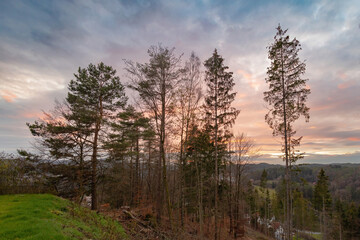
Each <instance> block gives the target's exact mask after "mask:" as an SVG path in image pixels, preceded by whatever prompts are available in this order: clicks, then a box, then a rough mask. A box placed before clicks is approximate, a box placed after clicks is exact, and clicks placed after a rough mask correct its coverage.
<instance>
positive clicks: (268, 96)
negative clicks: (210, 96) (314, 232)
mask: <svg viewBox="0 0 360 240" xmlns="http://www.w3.org/2000/svg"><path fill="white" fill-rule="evenodd" d="M286 33H287V30H285V31H284V30H282V28H281V27H280V25H279V26H278V27H277V33H276V35H275V37H274V43H273V44H271V45H270V46H269V55H268V58H269V59H270V60H271V65H270V67H268V69H267V76H268V77H267V78H266V82H267V83H269V91H267V92H264V100H265V101H266V102H267V103H268V104H269V105H270V106H272V108H271V109H270V110H269V112H268V113H267V114H266V115H265V121H266V122H267V123H268V125H269V126H270V128H272V129H273V135H274V136H281V137H282V138H283V141H284V145H283V152H284V160H285V164H286V168H285V170H286V173H285V175H286V186H287V187H286V195H287V199H286V205H287V214H286V225H287V227H286V232H287V239H290V233H291V205H290V204H291V199H290V198H291V197H290V194H291V190H290V182H291V179H290V168H291V164H292V163H293V162H294V161H296V160H297V154H291V153H292V152H294V151H292V149H293V147H294V146H298V145H299V144H300V140H301V138H298V139H294V138H293V137H294V135H295V133H296V131H295V130H294V129H293V123H294V121H296V120H297V119H298V118H299V117H300V116H301V115H303V116H304V117H305V119H306V121H308V120H309V117H310V116H309V108H308V107H307V106H306V104H305V103H306V100H307V97H308V95H309V94H310V89H308V88H307V87H306V82H307V79H304V78H302V75H303V74H304V73H305V69H306V65H305V63H304V62H301V61H300V59H299V57H298V52H299V51H300V50H301V45H300V43H299V41H298V40H296V38H294V39H293V40H290V37H289V36H288V35H286ZM292 144H293V145H294V146H292Z"/></svg>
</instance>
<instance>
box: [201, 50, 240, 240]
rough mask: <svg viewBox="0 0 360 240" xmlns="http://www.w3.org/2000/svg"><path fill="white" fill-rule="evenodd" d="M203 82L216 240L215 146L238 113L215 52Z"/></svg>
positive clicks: (230, 85)
mask: <svg viewBox="0 0 360 240" xmlns="http://www.w3.org/2000/svg"><path fill="white" fill-rule="evenodd" d="M204 65H205V68H206V72H205V82H206V85H207V93H206V95H205V104H204V108H205V111H206V124H207V128H208V130H209V131H210V133H211V138H212V140H213V141H214V143H215V152H214V159H215V169H214V170H215V174H214V176H215V186H214V190H215V191H214V192H215V209H214V210H215V240H217V239H218V215H219V214H218V202H219V198H218V187H219V169H218V166H219V164H221V160H223V159H221V158H220V156H221V155H220V154H219V151H218V150H219V147H218V146H219V145H221V144H224V142H225V140H226V139H228V138H229V137H230V136H231V134H230V132H229V127H231V126H232V124H233V123H234V122H235V119H236V117H237V115H238V114H239V112H240V111H239V110H236V109H235V108H233V107H231V103H232V102H233V101H234V99H235V96H236V93H235V92H231V91H232V89H233V87H234V85H235V83H234V79H233V77H232V75H233V73H232V72H229V71H228V67H227V66H225V65H224V59H223V58H222V57H221V56H220V55H219V54H218V53H217V50H216V49H215V51H214V53H213V55H212V56H211V57H210V58H209V59H208V60H206V61H205V63H204Z"/></svg>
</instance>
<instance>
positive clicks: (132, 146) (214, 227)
mask: <svg viewBox="0 0 360 240" xmlns="http://www.w3.org/2000/svg"><path fill="white" fill-rule="evenodd" d="M264 47H265V46H264ZM300 50H301V44H300V42H299V41H298V40H297V39H296V38H293V39H291V38H290V37H289V35H287V30H283V29H282V28H281V26H280V25H279V26H278V27H277V29H276V34H275V36H274V41H273V42H272V43H271V44H270V45H269V46H268V59H269V61H270V66H269V67H268V68H267V77H266V79H265V80H264V81H266V83H267V84H268V87H269V89H268V91H266V92H264V99H259V101H263V102H264V103H265V104H267V106H268V109H269V111H268V113H267V114H266V115H265V116H264V118H265V121H266V123H267V124H268V126H269V128H270V129H271V130H272V131H273V136H274V139H275V138H276V139H277V140H278V141H280V142H281V143H280V144H279V146H278V147H277V149H275V150H278V151H281V152H282V155H281V156H280V158H281V159H283V161H284V165H268V164H254V163H253V161H255V160H256V161H261V157H262V156H261V154H260V150H259V148H258V146H257V145H256V144H255V142H254V139H252V138H251V137H248V136H247V134H246V129H234V128H233V125H234V123H235V120H236V118H237V117H238V116H239V114H240V110H241V109H236V108H234V107H233V106H232V103H233V101H234V99H235V98H236V95H237V92H234V90H233V87H234V85H235V80H234V78H233V72H232V71H231V69H229V67H228V66H227V65H226V60H225V59H224V58H223V57H222V55H221V54H220V53H219V52H218V51H217V50H216V49H215V50H214V51H213V52H212V53H209V55H210V56H209V58H208V59H206V60H204V61H203V60H200V59H199V57H198V56H197V55H196V53H195V52H192V53H191V55H190V58H189V59H183V58H184V57H183V55H182V54H177V53H176V51H175V48H170V47H165V46H163V45H161V44H158V45H155V46H151V47H150V48H149V49H148V60H147V61H145V62H134V61H133V60H128V59H126V60H124V66H125V67H124V69H125V71H126V79H124V80H123V79H120V77H119V76H118V75H117V72H116V70H115V69H114V68H113V67H112V66H109V65H106V64H105V63H102V62H101V63H98V64H92V63H90V64H89V65H88V66H86V67H84V68H82V67H79V68H78V70H77V72H76V73H74V78H73V79H72V80H71V81H70V83H69V84H68V87H67V91H68V92H67V97H66V98H65V99H63V100H57V101H55V103H54V105H53V108H52V110H51V111H48V112H44V114H43V117H42V118H41V119H39V120H37V121H35V122H30V123H26V125H27V127H28V129H29V131H30V132H31V134H32V135H33V136H34V148H35V149H34V151H31V152H30V151H25V150H18V153H17V154H7V153H1V155H0V194H18V193H22V194H23V193H52V194H55V195H58V196H61V197H63V198H67V199H70V200H71V201H73V202H75V203H77V204H84V202H85V203H86V204H89V207H90V208H91V209H92V210H94V211H99V212H103V211H104V212H107V213H108V214H109V216H111V214H115V213H116V212H117V211H118V210H121V209H123V211H122V214H124V213H125V214H127V215H126V217H127V221H128V222H131V223H132V225H130V224H128V225H126V223H123V225H125V226H124V228H125V229H126V230H127V233H128V234H129V236H131V238H132V239H155V238H159V239H160V238H161V239H215V240H218V239H245V237H246V236H249V234H254V232H259V233H261V234H262V236H263V237H262V238H260V237H258V238H257V239H287V240H290V239H344V240H345V239H359V238H360V189H359V186H360V185H359V183H360V182H359V181H360V180H359V177H358V175H357V173H358V172H359V169H360V166H359V165H358V164H354V165H347V164H332V165H316V164H312V165H306V164H301V159H303V158H304V154H305V153H303V152H301V151H300V144H301V140H302V136H298V135H297V132H296V129H295V126H294V122H296V121H298V120H302V119H304V120H305V121H309V118H310V107H308V106H307V102H306V100H307V98H308V95H309V94H310V93H311V91H310V89H309V88H308V86H307V81H308V79H306V78H305V77H304V76H305V71H306V64H305V61H302V60H301V59H300V57H299V55H298V53H299V51H300ZM202 69H204V71H203V70H202ZM309 81H311V79H310V80H309ZM241 114H246V113H243V112H241ZM104 209H105V210H104ZM114 216H115V215H114ZM144 229H151V232H150V230H149V231H145V230H144ZM254 239H255V238H254Z"/></svg>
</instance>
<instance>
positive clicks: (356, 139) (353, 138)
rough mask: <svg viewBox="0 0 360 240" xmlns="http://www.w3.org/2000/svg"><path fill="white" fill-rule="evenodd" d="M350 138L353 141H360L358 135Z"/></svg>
mask: <svg viewBox="0 0 360 240" xmlns="http://www.w3.org/2000/svg"><path fill="white" fill-rule="evenodd" d="M348 140H349V141H351V142H360V138H358V137H349V138H348Z"/></svg>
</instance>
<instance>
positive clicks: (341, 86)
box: [338, 81, 355, 89]
mask: <svg viewBox="0 0 360 240" xmlns="http://www.w3.org/2000/svg"><path fill="white" fill-rule="evenodd" d="M354 85H355V82H354V81H346V82H343V83H340V84H339V85H338V89H346V88H349V87H352V86H354Z"/></svg>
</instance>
